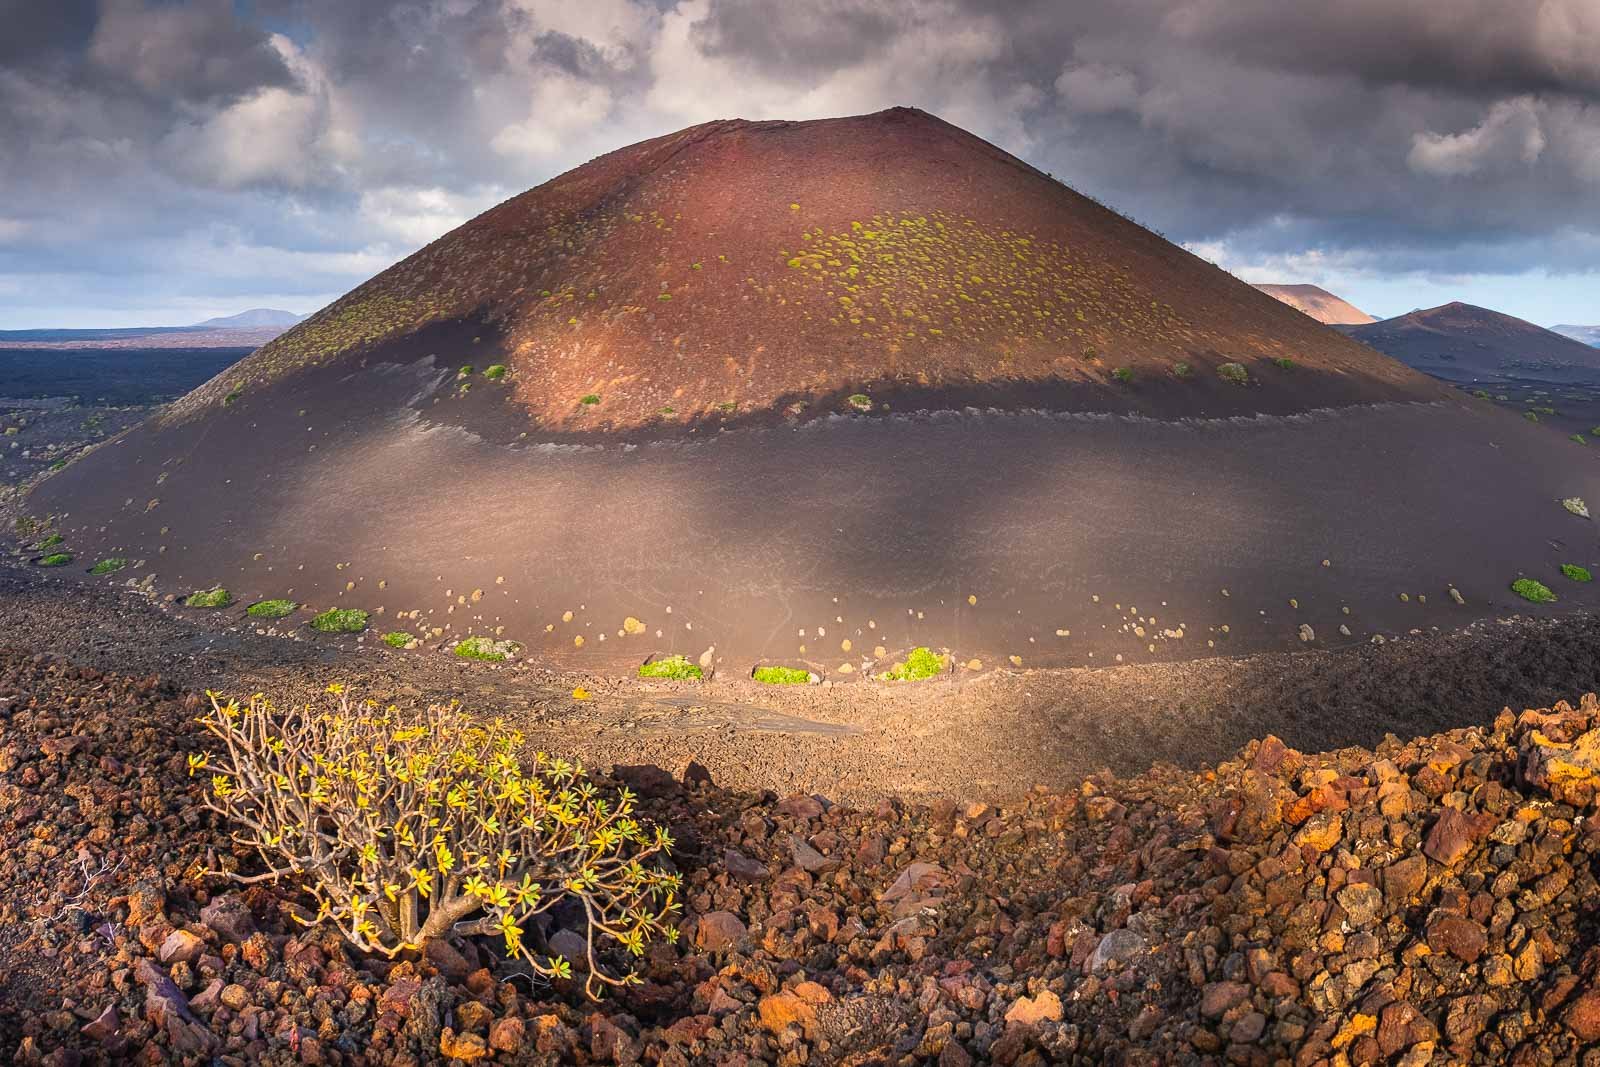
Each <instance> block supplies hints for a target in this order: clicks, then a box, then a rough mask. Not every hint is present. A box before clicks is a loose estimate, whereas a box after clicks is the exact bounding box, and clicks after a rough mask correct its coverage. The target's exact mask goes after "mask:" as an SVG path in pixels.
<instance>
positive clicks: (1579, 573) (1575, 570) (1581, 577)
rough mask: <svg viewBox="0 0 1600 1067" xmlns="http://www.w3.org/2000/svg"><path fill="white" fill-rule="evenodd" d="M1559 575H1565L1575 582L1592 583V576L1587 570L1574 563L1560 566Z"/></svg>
mask: <svg viewBox="0 0 1600 1067" xmlns="http://www.w3.org/2000/svg"><path fill="white" fill-rule="evenodd" d="M1561 573H1562V574H1564V575H1566V576H1567V577H1568V578H1571V579H1572V580H1573V581H1575V582H1592V581H1594V575H1592V574H1590V573H1589V569H1588V568H1587V567H1580V566H1578V565H1577V564H1576V563H1563V564H1562V565H1561Z"/></svg>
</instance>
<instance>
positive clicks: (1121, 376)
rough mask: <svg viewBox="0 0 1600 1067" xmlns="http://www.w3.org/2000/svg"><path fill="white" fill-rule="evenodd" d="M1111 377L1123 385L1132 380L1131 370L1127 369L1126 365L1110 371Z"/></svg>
mask: <svg viewBox="0 0 1600 1067" xmlns="http://www.w3.org/2000/svg"><path fill="white" fill-rule="evenodd" d="M1111 377H1113V378H1115V379H1116V380H1117V381H1119V382H1121V383H1122V384H1123V385H1127V384H1128V383H1129V382H1131V381H1133V371H1131V370H1129V369H1128V368H1127V367H1118V368H1117V369H1116V370H1114V371H1112V372H1111Z"/></svg>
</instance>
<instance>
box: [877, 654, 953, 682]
mask: <svg viewBox="0 0 1600 1067" xmlns="http://www.w3.org/2000/svg"><path fill="white" fill-rule="evenodd" d="M943 673H944V657H943V656H940V655H938V654H937V653H935V652H934V651H933V650H931V649H929V648H926V647H919V648H913V649H912V650H911V654H910V655H908V656H907V657H906V661H905V662H904V663H896V664H895V665H894V666H893V667H891V668H889V669H888V670H886V671H884V672H883V673H882V674H880V675H878V677H879V678H882V679H883V680H884V681H886V682H919V681H921V680H922V679H924V678H932V677H934V676H935V675H938V674H943Z"/></svg>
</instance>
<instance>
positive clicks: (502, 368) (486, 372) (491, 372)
mask: <svg viewBox="0 0 1600 1067" xmlns="http://www.w3.org/2000/svg"><path fill="white" fill-rule="evenodd" d="M483 376H484V377H485V378H487V379H489V380H490V381H491V382H493V381H499V380H500V379H501V378H504V377H505V376H506V365H505V364H504V363H496V364H494V365H493V366H489V367H485V368H483Z"/></svg>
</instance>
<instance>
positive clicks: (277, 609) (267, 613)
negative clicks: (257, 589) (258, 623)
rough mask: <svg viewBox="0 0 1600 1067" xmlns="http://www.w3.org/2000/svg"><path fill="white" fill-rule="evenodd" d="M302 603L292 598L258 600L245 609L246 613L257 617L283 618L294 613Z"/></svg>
mask: <svg viewBox="0 0 1600 1067" xmlns="http://www.w3.org/2000/svg"><path fill="white" fill-rule="evenodd" d="M299 606H300V605H299V604H296V603H295V602H294V601H292V600H283V599H281V598H280V599H277V600H258V601H256V602H255V603H254V604H251V605H250V606H249V607H247V608H245V609H244V613H245V614H246V615H249V616H252V617H253V618H257V619H283V618H287V617H288V616H290V615H293V614H294V612H295V609H296V608H298V607H299Z"/></svg>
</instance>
